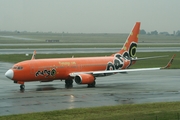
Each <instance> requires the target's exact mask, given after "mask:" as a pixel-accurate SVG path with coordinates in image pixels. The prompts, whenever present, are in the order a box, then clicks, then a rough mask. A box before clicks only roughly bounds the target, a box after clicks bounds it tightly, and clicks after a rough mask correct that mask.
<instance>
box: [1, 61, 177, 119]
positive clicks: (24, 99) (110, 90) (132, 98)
mask: <svg viewBox="0 0 180 120" xmlns="http://www.w3.org/2000/svg"><path fill="white" fill-rule="evenodd" d="M11 66H12V64H9V63H2V62H0V68H1V69H0V85H1V86H0V115H1V116H2V115H10V114H20V113H32V112H42V111H51V110H62V109H72V108H81V107H95V106H109V105H120V104H139V103H149V102H167V101H180V74H179V73H180V69H167V70H160V71H142V72H130V73H128V74H116V75H113V76H108V77H101V78H97V79H96V83H97V85H96V87H95V88H87V86H86V85H77V84H76V83H74V84H73V88H70V89H67V88H65V86H64V84H65V83H64V81H53V82H49V83H40V82H29V83H25V85H26V88H25V91H24V92H21V91H20V90H19V85H18V84H14V83H13V82H12V81H11V80H9V79H7V78H6V77H5V76H4V73H5V71H6V70H8V69H9V68H10V67H11Z"/></svg>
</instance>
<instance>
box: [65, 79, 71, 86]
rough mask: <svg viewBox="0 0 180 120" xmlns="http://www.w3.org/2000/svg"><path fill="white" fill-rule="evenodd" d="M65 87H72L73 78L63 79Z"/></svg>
mask: <svg viewBox="0 0 180 120" xmlns="http://www.w3.org/2000/svg"><path fill="white" fill-rule="evenodd" d="M65 87H66V88H72V87H73V80H72V79H69V80H65Z"/></svg>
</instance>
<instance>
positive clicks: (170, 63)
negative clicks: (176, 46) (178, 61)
mask: <svg viewBox="0 0 180 120" xmlns="http://www.w3.org/2000/svg"><path fill="white" fill-rule="evenodd" d="M175 56H176V54H174V55H173V56H172V58H171V59H170V60H169V62H168V64H167V65H166V66H164V67H162V68H161V69H166V68H169V67H170V66H171V65H172V62H173V60H174V57H175Z"/></svg>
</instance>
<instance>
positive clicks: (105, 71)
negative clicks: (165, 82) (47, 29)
mask: <svg viewBox="0 0 180 120" xmlns="http://www.w3.org/2000/svg"><path fill="white" fill-rule="evenodd" d="M139 31H140V22H136V23H135V25H134V27H133V29H132V31H131V32H130V34H129V36H128V38H127V40H126V42H125V43H124V45H123V47H122V49H120V50H119V51H118V52H116V53H114V54H112V55H110V56H103V57H79V58H75V57H72V58H51V59H35V55H36V51H34V53H33V55H32V58H31V60H26V61H22V62H19V63H16V64H14V65H13V67H12V68H11V69H9V70H8V71H7V72H6V73H5V76H6V77H7V78H9V79H11V80H13V81H14V83H18V84H20V90H24V89H25V85H24V83H25V82H33V81H40V82H51V81H53V80H65V86H66V87H69V86H70V87H71V86H72V85H73V80H74V81H75V82H76V83H77V84H87V85H88V87H95V85H96V81H95V80H96V78H97V77H102V76H109V75H113V74H116V73H126V72H132V71H145V70H161V69H165V68H169V67H170V65H171V64H172V61H173V59H174V57H175V55H174V56H173V57H172V58H171V59H170V61H169V62H168V64H167V65H166V66H165V67H157V68H140V69H127V68H129V67H130V66H131V65H133V64H134V63H135V62H136V61H137V60H143V59H149V58H157V57H163V56H155V57H147V58H137V57H135V56H136V49H137V43H138V35H139Z"/></svg>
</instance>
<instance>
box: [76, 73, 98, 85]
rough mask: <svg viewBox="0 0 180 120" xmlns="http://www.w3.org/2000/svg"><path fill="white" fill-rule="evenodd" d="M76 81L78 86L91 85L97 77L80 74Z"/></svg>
mask: <svg viewBox="0 0 180 120" xmlns="http://www.w3.org/2000/svg"><path fill="white" fill-rule="evenodd" d="M74 80H75V82H76V83H77V84H91V83H93V82H94V80H95V77H94V76H93V75H92V74H79V75H76V76H75V78H74Z"/></svg>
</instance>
